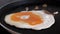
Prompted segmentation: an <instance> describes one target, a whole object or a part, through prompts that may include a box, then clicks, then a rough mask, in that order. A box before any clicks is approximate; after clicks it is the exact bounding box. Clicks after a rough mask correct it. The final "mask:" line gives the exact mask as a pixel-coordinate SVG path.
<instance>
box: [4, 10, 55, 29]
mask: <svg viewBox="0 0 60 34" xmlns="http://www.w3.org/2000/svg"><path fill="white" fill-rule="evenodd" d="M31 12H32V13H34V14H36V15H41V16H42V18H43V20H44V22H43V23H41V24H37V25H35V26H31V25H29V24H28V23H25V22H23V21H20V22H15V21H12V20H11V19H10V18H11V16H12V15H13V14H9V15H6V16H5V19H4V20H5V22H6V23H7V24H10V25H12V26H15V27H18V28H27V29H34V30H42V29H46V28H49V27H51V26H52V25H53V24H54V23H55V19H54V16H53V15H51V14H50V15H49V14H46V13H45V12H44V11H43V10H40V11H31Z"/></svg>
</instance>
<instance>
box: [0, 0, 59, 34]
mask: <svg viewBox="0 0 60 34" xmlns="http://www.w3.org/2000/svg"><path fill="white" fill-rule="evenodd" d="M15 1H21V0H0V8H1V7H2V6H4V5H6V4H8V3H11V2H15ZM42 1H45V2H46V3H48V4H50V5H53V4H56V5H58V6H60V5H59V4H60V0H42ZM3 33H7V34H10V33H9V32H8V31H7V30H5V29H4V28H2V27H1V26H0V34H3ZM57 34H58V33H57Z"/></svg>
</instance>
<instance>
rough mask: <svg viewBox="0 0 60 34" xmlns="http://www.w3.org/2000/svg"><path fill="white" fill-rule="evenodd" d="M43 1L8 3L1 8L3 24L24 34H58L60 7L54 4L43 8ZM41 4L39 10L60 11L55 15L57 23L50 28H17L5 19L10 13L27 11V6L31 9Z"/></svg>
mask: <svg viewBox="0 0 60 34" xmlns="http://www.w3.org/2000/svg"><path fill="white" fill-rule="evenodd" d="M43 4H44V3H43V2H36V1H19V2H15V3H11V4H8V5H6V6H4V7H3V8H1V9H0V22H1V24H3V25H4V26H5V27H7V28H9V29H11V30H13V31H16V32H19V33H22V34H55V33H56V34H58V33H59V32H60V7H57V6H54V5H48V6H47V7H45V8H43V7H42V5H43ZM36 5H37V6H39V9H38V10H43V9H44V10H48V11H49V12H51V13H53V12H56V11H58V12H59V13H58V14H57V15H55V16H54V17H55V20H56V21H55V24H54V25H52V26H51V27H50V28H48V29H43V30H37V31H36V30H32V29H22V28H16V27H14V26H10V25H9V24H7V23H6V22H5V21H4V17H5V16H6V15H8V14H11V13H15V12H20V11H25V7H29V11H31V10H34V7H35V6H36Z"/></svg>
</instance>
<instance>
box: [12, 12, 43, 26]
mask: <svg viewBox="0 0 60 34" xmlns="http://www.w3.org/2000/svg"><path fill="white" fill-rule="evenodd" d="M11 20H13V21H17V22H19V21H23V22H26V23H28V24H30V25H37V24H41V23H42V22H43V20H42V18H41V17H40V16H38V15H36V14H33V13H32V12H18V13H15V14H14V15H12V16H11Z"/></svg>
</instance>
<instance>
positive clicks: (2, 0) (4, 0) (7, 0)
mask: <svg viewBox="0 0 60 34" xmlns="http://www.w3.org/2000/svg"><path fill="white" fill-rule="evenodd" d="M14 1H20V0H0V7H1V6H3V5H6V4H7V3H10V2H14ZM50 1H51V0H50ZM56 1H59V0H56ZM58 19H59V18H58ZM54 26H55V25H54ZM58 26H59V23H58ZM58 26H57V27H58ZM57 27H55V28H57ZM53 30H54V31H53ZM58 30H59V28H58V29H57V30H56V29H52V30H50V32H47V31H46V32H45V33H46V34H54V33H56V34H59V32H60V31H58ZM48 31H49V30H48ZM51 31H52V32H53V33H52V32H51ZM2 32H3V33H8V32H7V31H6V30H5V29H4V28H2V27H1V26H0V33H2ZM41 32H43V31H41ZM8 34H10V33H8Z"/></svg>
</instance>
